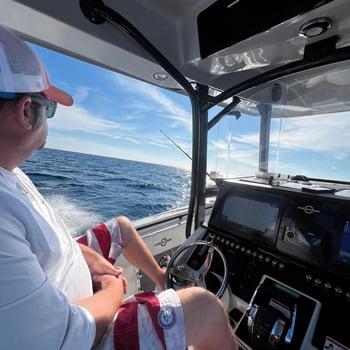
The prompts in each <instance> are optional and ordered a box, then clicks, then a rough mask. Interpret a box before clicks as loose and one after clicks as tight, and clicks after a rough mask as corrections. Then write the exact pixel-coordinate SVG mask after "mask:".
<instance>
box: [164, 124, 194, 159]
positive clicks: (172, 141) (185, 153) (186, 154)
mask: <svg viewBox="0 0 350 350" xmlns="http://www.w3.org/2000/svg"><path fill="white" fill-rule="evenodd" d="M160 132H161V133H162V134H163V135H164V136H165V137H166V138H168V140H169V141H170V142H171V143H172V144H174V145H175V146H176V147H177V148H178V149H179V150H180V151H181V152H182V153H183V154H184V155H185V156H186V157H187V158H188V159H189V160H192V157H191V156H190V155H189V154H188V153H187V152H186V151H185V150H183V149H182V148H181V147H180V146H179V145H178V144H177V143H176V142H175V141H174V140H172V139H171V138H170V137H169V136H168V135H167V134H166V133H165V132H164V131H163V130H160Z"/></svg>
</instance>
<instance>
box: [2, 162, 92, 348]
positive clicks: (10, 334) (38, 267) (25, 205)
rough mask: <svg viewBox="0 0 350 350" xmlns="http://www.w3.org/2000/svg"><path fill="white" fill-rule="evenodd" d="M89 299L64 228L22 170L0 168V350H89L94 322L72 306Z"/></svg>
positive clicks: (85, 275) (82, 265) (80, 261)
mask: <svg viewBox="0 0 350 350" xmlns="http://www.w3.org/2000/svg"><path fill="white" fill-rule="evenodd" d="M39 212H40V213H43V215H41V214H39ZM44 217H45V219H44ZM91 295H92V283H91V276H90V272H89V269H88V267H87V264H86V262H85V260H84V258H83V256H82V253H81V250H80V248H79V246H78V245H77V243H76V242H75V241H74V239H73V238H72V237H71V235H70V233H69V231H68V230H67V228H66V227H65V225H64V223H63V222H62V221H61V220H60V219H59V218H58V217H57V216H56V215H55V214H54V212H53V210H52V209H51V207H50V206H49V205H48V203H47V202H46V201H45V200H44V199H43V197H42V196H41V195H40V194H39V192H38V191H37V189H36V188H35V186H34V185H33V184H32V182H31V181H30V179H29V178H28V177H27V176H26V175H25V174H24V173H23V172H22V171H21V170H19V169H15V170H14V171H13V172H11V171H8V170H5V169H2V168H0V349H1V350H17V349H18V350H19V349H21V350H22V349H26V350H31V349H33V350H34V349H35V350H41V349H43V350H48V349H62V350H63V349H67V350H75V349H79V350H85V349H90V348H91V347H92V344H93V342H94V338H95V321H94V319H93V317H92V315H91V314H90V312H89V311H88V310H87V309H85V308H83V307H79V306H75V305H73V304H72V303H74V301H76V300H79V299H82V298H85V297H88V296H91Z"/></svg>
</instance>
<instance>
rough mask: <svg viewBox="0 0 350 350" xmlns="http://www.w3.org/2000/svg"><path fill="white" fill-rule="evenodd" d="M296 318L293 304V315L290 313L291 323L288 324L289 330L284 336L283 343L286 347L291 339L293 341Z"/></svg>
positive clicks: (295, 307)
mask: <svg viewBox="0 0 350 350" xmlns="http://www.w3.org/2000/svg"><path fill="white" fill-rule="evenodd" d="M296 317H297V305H296V304H294V307H293V313H292V319H291V322H290V327H289V329H288V331H287V334H286V336H285V337H284V342H285V344H287V345H289V344H290V343H291V342H292V339H293V335H294V328H295V319H296Z"/></svg>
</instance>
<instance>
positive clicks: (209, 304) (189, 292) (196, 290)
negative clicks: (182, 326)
mask: <svg viewBox="0 0 350 350" xmlns="http://www.w3.org/2000/svg"><path fill="white" fill-rule="evenodd" d="M178 294H179V297H180V300H181V302H182V304H183V307H184V309H185V308H188V309H190V310H191V311H194V312H195V313H196V314H202V313H212V312H214V313H220V314H221V313H223V314H224V313H225V308H224V305H223V303H222V302H221V300H220V299H219V298H217V297H216V295H214V294H213V293H212V292H210V291H208V290H206V289H203V288H200V287H193V288H185V289H182V290H179V291H178ZM197 308H198V309H197ZM184 312H186V310H184Z"/></svg>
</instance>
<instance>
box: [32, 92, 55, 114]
mask: <svg viewBox="0 0 350 350" xmlns="http://www.w3.org/2000/svg"><path fill="white" fill-rule="evenodd" d="M28 96H29V97H30V99H31V100H32V102H34V103H36V104H38V105H40V106H45V107H46V117H47V118H52V117H53V116H54V115H55V113H56V109H57V102H55V101H52V100H50V99H48V98H44V97H43V98H41V97H37V96H32V95H28Z"/></svg>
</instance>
